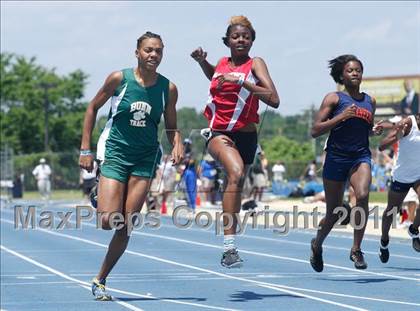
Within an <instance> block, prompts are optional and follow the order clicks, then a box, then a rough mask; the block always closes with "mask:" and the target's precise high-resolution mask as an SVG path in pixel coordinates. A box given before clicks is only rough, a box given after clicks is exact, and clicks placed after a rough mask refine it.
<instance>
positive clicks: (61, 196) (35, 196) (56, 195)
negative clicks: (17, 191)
mask: <svg viewBox="0 0 420 311" xmlns="http://www.w3.org/2000/svg"><path fill="white" fill-rule="evenodd" d="M1 195H2V196H3V195H5V193H4V192H3V191H2V192H1ZM23 199H24V200H39V199H41V196H40V195H39V193H38V191H25V192H24V193H23ZM81 199H83V195H82V191H81V190H53V191H52V192H51V200H81Z"/></svg>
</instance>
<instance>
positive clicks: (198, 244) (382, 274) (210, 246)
mask: <svg viewBox="0 0 420 311" xmlns="http://www.w3.org/2000/svg"><path fill="white" fill-rule="evenodd" d="M132 234H136V235H142V236H147V237H152V238H157V239H164V240H170V241H176V242H180V243H186V244H191V245H197V246H205V247H209V248H216V249H222V248H223V246H219V245H214V244H208V243H202V242H195V241H190V240H185V239H179V238H173V237H168V236H163V235H158V234H152V233H145V232H137V231H133V232H132ZM240 251H241V253H244V254H250V255H255V256H261V257H268V258H276V259H282V260H288V261H294V262H299V263H304V264H306V265H307V264H308V260H303V259H299V258H293V257H286V256H278V255H271V254H266V253H262V252H253V251H248V250H245V249H241V250H240ZM324 266H326V267H331V268H336V269H341V270H346V271H351V272H352V273H360V274H370V275H377V276H385V277H390V278H396V279H402V280H410V281H417V282H420V278H419V279H418V278H411V277H405V276H399V275H393V274H387V273H380V272H372V271H365V270H356V269H354V268H347V267H342V266H338V265H333V264H326V263H324Z"/></svg>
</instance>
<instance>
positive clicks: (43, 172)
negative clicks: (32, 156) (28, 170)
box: [32, 158, 51, 200]
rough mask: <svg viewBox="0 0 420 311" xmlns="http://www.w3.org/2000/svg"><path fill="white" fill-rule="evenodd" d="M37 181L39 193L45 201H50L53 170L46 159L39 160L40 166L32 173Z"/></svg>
mask: <svg viewBox="0 0 420 311" xmlns="http://www.w3.org/2000/svg"><path fill="white" fill-rule="evenodd" d="M32 175H34V176H35V179H36V181H37V186H38V191H39V194H40V195H41V197H42V199H43V200H48V199H49V198H50V194H51V181H50V176H51V168H50V166H49V165H48V164H47V161H46V160H45V159H44V158H41V159H40V160H39V164H38V165H37V166H35V168H34V170H33V171H32Z"/></svg>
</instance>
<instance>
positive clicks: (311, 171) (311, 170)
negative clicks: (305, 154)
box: [303, 160, 317, 181]
mask: <svg viewBox="0 0 420 311" xmlns="http://www.w3.org/2000/svg"><path fill="white" fill-rule="evenodd" d="M303 178H304V179H305V181H313V180H316V178H317V176H316V161H315V160H313V161H312V162H310V163H309V164H308V166H306V169H305V172H304V173H303Z"/></svg>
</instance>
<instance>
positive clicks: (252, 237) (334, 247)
mask: <svg viewBox="0 0 420 311" xmlns="http://www.w3.org/2000/svg"><path fill="white" fill-rule="evenodd" d="M160 226H161V227H165V228H172V229H174V228H175V229H178V230H182V229H179V228H176V227H174V226H173V225H172V226H170V225H165V224H161V225H160ZM188 230H189V231H195V232H205V233H211V234H214V232H213V231H210V230H204V229H196V228H188ZM315 234H316V232H315ZM329 236H330V237H333V236H332V235H331V234H330V235H329ZM238 237H240V238H247V239H254V240H262V241H273V242H278V243H286V244H295V245H303V246H306V247H308V248H309V246H310V243H308V242H299V241H293V240H285V239H275V238H268V237H260V236H255V235H248V234H240V235H238ZM279 237H281V235H279ZM363 240H364V239H363ZM377 242H378V241H377ZM378 243H379V242H378ZM378 245H379V244H378ZM323 248H325V249H336V250H343V251H346V252H349V249H348V248H345V247H338V246H330V245H325V244H324V245H323ZM363 252H364V253H366V254H371V255H375V256H376V255H378V252H371V251H363ZM391 256H392V257H399V258H404V259H412V260H416V261H420V258H419V257H414V256H407V255H399V254H394V253H392V254H391Z"/></svg>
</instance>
